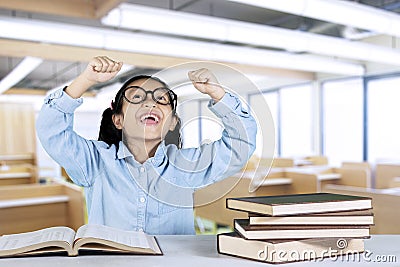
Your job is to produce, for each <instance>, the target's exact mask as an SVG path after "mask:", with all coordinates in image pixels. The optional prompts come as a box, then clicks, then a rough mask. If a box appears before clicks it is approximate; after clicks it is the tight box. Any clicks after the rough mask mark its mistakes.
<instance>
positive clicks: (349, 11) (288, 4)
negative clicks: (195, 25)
mask: <svg viewBox="0 0 400 267" xmlns="http://www.w3.org/2000/svg"><path fill="white" fill-rule="evenodd" d="M228 1H231V2H238V3H242V4H247V5H253V6H258V7H263V8H267V9H272V10H278V11H281V12H285V13H290V14H295V15H299V16H303V17H309V18H314V19H318V20H323V21H329V22H333V23H336V24H342V25H348V26H353V27H356V28H360V29H366V30H370V31H374V32H378V33H382V34H388V35H393V36H400V16H399V15H398V14H396V13H393V12H389V11H385V10H381V9H378V8H375V7H370V6H366V5H362V4H359V3H355V2H351V1H332V0H279V1H278V0H276V1H260V0H228Z"/></svg>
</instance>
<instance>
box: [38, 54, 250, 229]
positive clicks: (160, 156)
mask: <svg viewBox="0 0 400 267" xmlns="http://www.w3.org/2000/svg"><path fill="white" fill-rule="evenodd" d="M121 66H122V63H120V62H115V61H114V60H112V59H110V58H108V57H105V56H100V57H95V58H93V59H92V60H91V62H90V63H89V64H88V66H87V68H86V69H85V70H84V71H83V73H82V74H81V75H79V76H78V77H77V78H76V79H75V80H74V81H73V82H72V84H71V85H70V86H68V87H66V88H64V89H63V90H59V91H57V92H55V93H53V94H51V95H49V96H48V97H47V98H46V99H45V104H44V105H43V107H42V110H41V111H40V114H39V117H38V119H37V124H36V127H37V133H38V136H39V139H40V141H41V143H42V145H43V147H44V149H45V150H46V151H47V153H48V154H49V155H50V156H51V157H52V158H53V159H54V160H55V161H57V162H58V163H59V164H60V165H61V166H63V167H64V168H65V169H66V171H67V173H68V175H69V176H70V177H71V179H72V180H73V182H74V183H76V184H77V185H80V186H83V187H84V189H85V195H86V202H87V208H88V217H89V223H93V224H102V225H108V226H111V227H117V228H121V229H124V230H134V231H145V232H147V233H149V234H194V233H195V231H194V218H193V192H194V190H195V189H197V188H200V187H204V186H206V185H209V184H211V183H214V182H216V181H220V180H222V179H223V178H225V177H228V176H229V175H232V174H234V173H236V172H238V171H239V170H240V169H241V168H242V166H243V165H244V164H245V163H246V162H247V160H248V159H249V157H250V156H251V154H252V153H253V151H254V149H255V136H256V129H257V126H256V123H255V121H254V119H253V118H252V116H251V115H250V114H249V113H247V112H246V111H245V110H244V109H242V106H241V103H240V101H239V100H238V98H236V97H235V96H233V95H231V94H230V93H227V92H225V90H224V89H223V88H222V86H220V85H219V84H218V82H217V80H216V78H215V76H214V75H213V74H212V73H211V72H210V71H209V70H207V69H199V70H195V71H191V72H189V73H188V76H189V79H190V80H191V81H192V83H193V85H194V87H195V88H196V89H197V90H199V91H200V92H202V93H204V94H207V95H209V96H210V97H211V100H210V103H209V108H210V110H211V111H213V112H214V113H215V114H216V115H217V116H218V117H219V118H221V120H222V122H223V124H224V127H225V130H224V131H223V133H222V137H221V139H220V140H218V141H215V142H213V143H210V144H205V145H202V146H200V147H199V148H188V149H180V142H179V134H178V135H177V134H176V132H178V133H179V127H180V121H179V118H178V116H177V114H176V106H177V97H176V95H175V93H174V92H172V91H171V90H170V89H169V88H168V86H167V85H166V84H165V83H164V82H162V81H161V80H159V79H157V78H155V77H149V76H138V77H133V78H131V79H130V80H128V81H127V82H126V83H125V84H124V85H123V86H122V88H121V89H120V90H119V91H118V93H117V94H116V96H115V99H114V100H113V101H112V102H111V106H110V108H108V109H106V110H105V111H104V113H103V118H102V122H101V127H100V133H99V140H98V141H94V140H86V139H84V138H83V137H81V136H79V135H78V134H76V133H75V132H74V131H73V118H74V111H75V109H76V108H77V107H78V106H79V105H80V104H81V103H82V99H81V98H80V97H81V96H82V94H83V93H84V92H85V91H86V90H87V89H88V88H89V87H90V86H92V85H94V84H96V83H99V82H105V81H108V80H110V79H112V78H113V77H115V75H116V74H117V73H118V71H119V70H120V69H121Z"/></svg>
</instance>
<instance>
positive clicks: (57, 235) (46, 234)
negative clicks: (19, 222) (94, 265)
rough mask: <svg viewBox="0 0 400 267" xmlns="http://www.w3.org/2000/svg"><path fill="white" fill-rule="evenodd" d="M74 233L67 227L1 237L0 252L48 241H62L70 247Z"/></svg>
mask: <svg viewBox="0 0 400 267" xmlns="http://www.w3.org/2000/svg"><path fill="white" fill-rule="evenodd" d="M74 236H75V231H74V230H72V229H71V228H69V227H50V228H46V229H42V230H38V231H33V232H27V233H21V234H13V235H3V236H2V237H0V250H13V249H19V248H24V247H28V246H32V245H37V244H41V243H44V242H48V241H64V242H67V243H69V244H70V245H72V243H73V241H74Z"/></svg>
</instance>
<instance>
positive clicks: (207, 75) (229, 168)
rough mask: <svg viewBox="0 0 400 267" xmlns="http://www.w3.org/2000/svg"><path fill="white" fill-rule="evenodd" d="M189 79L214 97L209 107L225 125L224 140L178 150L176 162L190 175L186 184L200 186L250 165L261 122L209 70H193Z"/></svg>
mask: <svg viewBox="0 0 400 267" xmlns="http://www.w3.org/2000/svg"><path fill="white" fill-rule="evenodd" d="M189 78H190V79H191V81H192V82H193V85H194V87H195V88H196V89H197V90H199V91H200V92H202V93H204V94H208V95H209V96H210V97H211V100H210V103H209V108H210V110H211V111H213V112H214V114H215V115H216V116H217V117H219V118H220V119H221V121H222V123H223V125H224V127H225V129H224V131H223V132H222V137H221V139H219V140H217V141H215V142H212V143H210V144H205V145H202V146H200V147H199V148H189V149H181V150H178V152H177V155H176V157H175V165H176V166H177V167H178V169H179V170H182V171H183V175H182V176H181V177H186V179H185V180H184V181H183V182H184V183H186V184H183V185H184V186H189V187H193V188H196V187H200V186H204V185H207V184H210V183H212V182H215V181H218V180H221V179H223V178H226V177H227V176H229V175H232V174H234V173H236V172H238V171H239V170H240V169H241V168H242V167H243V166H244V165H245V164H246V162H247V160H248V159H249V158H250V156H251V155H252V153H253V152H254V150H255V142H256V133H257V124H256V122H255V120H254V118H253V117H252V116H251V114H250V113H249V112H248V111H247V110H245V109H244V108H243V106H242V104H241V102H240V100H239V99H238V98H237V97H236V96H234V95H232V94H230V93H228V92H225V90H224V89H223V88H222V86H220V85H219V83H218V81H217V79H216V77H215V76H214V75H213V73H211V72H210V71H209V70H207V69H200V70H197V71H194V72H190V73H189Z"/></svg>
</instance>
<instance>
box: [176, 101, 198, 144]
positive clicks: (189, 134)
mask: <svg viewBox="0 0 400 267" xmlns="http://www.w3.org/2000/svg"><path fill="white" fill-rule="evenodd" d="M199 105H200V103H199V101H197V100H195V99H194V100H187V101H184V102H183V103H181V104H180V105H179V106H178V115H179V117H180V119H181V122H182V125H181V137H182V147H183V148H189V147H198V146H199V144H200V134H199V133H200V127H199V124H200V122H199V116H200V113H199V111H200V106H199Z"/></svg>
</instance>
